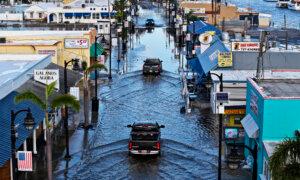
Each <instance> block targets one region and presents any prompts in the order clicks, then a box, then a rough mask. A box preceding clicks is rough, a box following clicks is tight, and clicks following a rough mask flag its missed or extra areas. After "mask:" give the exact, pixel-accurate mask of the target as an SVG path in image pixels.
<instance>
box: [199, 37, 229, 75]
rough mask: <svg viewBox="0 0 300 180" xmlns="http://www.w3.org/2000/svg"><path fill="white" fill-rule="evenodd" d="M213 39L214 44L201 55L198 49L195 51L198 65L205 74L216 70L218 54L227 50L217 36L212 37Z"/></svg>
mask: <svg viewBox="0 0 300 180" xmlns="http://www.w3.org/2000/svg"><path fill="white" fill-rule="evenodd" d="M214 39H215V40H214V42H212V43H211V45H210V47H209V48H208V49H206V50H205V51H204V52H203V53H202V54H201V51H200V49H197V51H196V54H197V57H198V59H199V62H200V65H201V67H202V69H203V72H204V73H205V74H207V73H208V72H209V71H211V70H213V69H215V68H217V66H218V54H219V52H228V49H227V48H226V47H225V45H224V44H223V43H222V41H220V39H219V38H218V37H217V36H214Z"/></svg>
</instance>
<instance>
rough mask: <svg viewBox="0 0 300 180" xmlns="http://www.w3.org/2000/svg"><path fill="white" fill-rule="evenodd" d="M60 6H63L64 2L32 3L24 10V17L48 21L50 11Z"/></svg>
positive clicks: (31, 19) (30, 19)
mask: <svg viewBox="0 0 300 180" xmlns="http://www.w3.org/2000/svg"><path fill="white" fill-rule="evenodd" d="M59 6H62V4H61V3H57V2H49V3H44V2H38V3H35V4H32V5H31V6H30V7H29V8H27V9H26V10H25V11H24V19H25V20H29V21H46V19H47V17H48V11H49V10H51V9H53V8H56V7H59Z"/></svg>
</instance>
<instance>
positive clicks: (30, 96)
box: [14, 91, 46, 110]
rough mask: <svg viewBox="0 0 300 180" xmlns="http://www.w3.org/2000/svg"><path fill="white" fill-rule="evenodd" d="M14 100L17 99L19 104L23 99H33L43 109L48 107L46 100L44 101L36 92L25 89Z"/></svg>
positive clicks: (16, 101)
mask: <svg viewBox="0 0 300 180" xmlns="http://www.w3.org/2000/svg"><path fill="white" fill-rule="evenodd" d="M14 100H15V103H16V104H18V103H20V102H22V101H26V100H28V101H31V102H33V103H34V104H36V105H38V106H39V107H40V108H41V109H43V110H45V109H46V104H45V102H44V101H42V100H41V99H40V98H39V97H38V96H37V95H36V94H34V93H33V92H31V91H24V92H22V93H20V94H18V95H17V96H16V97H15V99H14Z"/></svg>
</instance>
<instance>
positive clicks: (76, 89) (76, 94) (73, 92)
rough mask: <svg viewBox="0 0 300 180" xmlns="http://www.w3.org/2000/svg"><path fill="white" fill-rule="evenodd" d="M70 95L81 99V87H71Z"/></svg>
mask: <svg viewBox="0 0 300 180" xmlns="http://www.w3.org/2000/svg"><path fill="white" fill-rule="evenodd" d="M70 95H72V96H74V97H76V99H77V100H78V101H79V99H80V95H79V87H70Z"/></svg>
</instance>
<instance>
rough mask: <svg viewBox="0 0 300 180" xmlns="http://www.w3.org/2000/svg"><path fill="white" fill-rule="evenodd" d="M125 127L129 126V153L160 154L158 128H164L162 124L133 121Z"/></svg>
mask: <svg viewBox="0 0 300 180" xmlns="http://www.w3.org/2000/svg"><path fill="white" fill-rule="evenodd" d="M127 127H128V128H131V133H130V138H129V142H128V150H129V155H160V153H161V141H160V128H164V127H165V126H164V125H158V123H133V124H132V125H127Z"/></svg>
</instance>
